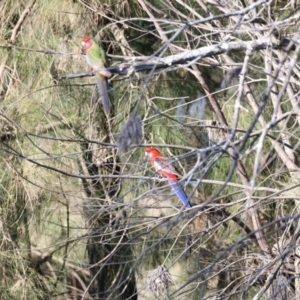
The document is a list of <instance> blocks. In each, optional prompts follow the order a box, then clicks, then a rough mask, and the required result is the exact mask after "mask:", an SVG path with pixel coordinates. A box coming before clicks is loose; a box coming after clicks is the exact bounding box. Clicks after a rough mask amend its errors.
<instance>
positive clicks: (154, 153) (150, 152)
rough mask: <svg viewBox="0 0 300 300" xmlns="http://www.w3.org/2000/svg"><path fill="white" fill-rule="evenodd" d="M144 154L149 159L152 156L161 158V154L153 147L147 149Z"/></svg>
mask: <svg viewBox="0 0 300 300" xmlns="http://www.w3.org/2000/svg"><path fill="white" fill-rule="evenodd" d="M145 154H146V155H148V156H149V157H150V158H151V157H153V156H162V154H161V153H160V152H159V151H158V150H157V149H156V148H153V147H149V148H146V149H145Z"/></svg>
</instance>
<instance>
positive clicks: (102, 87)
mask: <svg viewBox="0 0 300 300" xmlns="http://www.w3.org/2000/svg"><path fill="white" fill-rule="evenodd" d="M95 77H96V83H97V87H98V92H99V96H100V98H101V99H102V105H103V109H104V110H105V111H106V112H109V111H110V109H111V104H110V100H109V97H108V82H107V79H106V77H105V76H103V75H102V74H101V73H96V75H95Z"/></svg>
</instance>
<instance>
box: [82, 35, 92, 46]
mask: <svg viewBox="0 0 300 300" xmlns="http://www.w3.org/2000/svg"><path fill="white" fill-rule="evenodd" d="M81 45H82V46H83V48H84V49H88V48H90V47H91V46H92V39H91V38H90V37H88V36H85V37H83V38H82V39H81Z"/></svg>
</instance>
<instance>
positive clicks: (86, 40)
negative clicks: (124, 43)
mask: <svg viewBox="0 0 300 300" xmlns="http://www.w3.org/2000/svg"><path fill="white" fill-rule="evenodd" d="M81 43H82V46H83V48H84V52H85V54H86V55H85V58H86V61H87V64H88V65H89V66H90V67H91V69H92V70H93V71H96V72H97V73H96V74H95V78H96V83H97V87H98V91H99V96H100V98H101V99H102V104H103V109H104V110H105V111H107V112H108V111H110V108H111V105H110V100H109V97H108V82H107V78H109V77H110V76H111V72H110V71H108V70H107V69H106V67H107V63H106V54H105V51H104V50H103V49H102V47H100V46H99V45H98V44H97V43H96V42H95V41H94V40H93V39H91V38H90V37H83V38H82V39H81Z"/></svg>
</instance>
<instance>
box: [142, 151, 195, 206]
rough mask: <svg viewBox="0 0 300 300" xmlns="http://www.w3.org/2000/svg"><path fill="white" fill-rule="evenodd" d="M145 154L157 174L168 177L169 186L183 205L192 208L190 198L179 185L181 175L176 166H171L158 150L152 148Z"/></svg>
mask: <svg viewBox="0 0 300 300" xmlns="http://www.w3.org/2000/svg"><path fill="white" fill-rule="evenodd" d="M145 153H146V155H148V156H149V159H150V162H151V164H152V166H153V167H154V168H155V170H156V172H157V173H158V174H160V175H163V176H165V177H167V179H168V181H169V184H170V185H171V187H172V189H173V191H174V192H175V194H176V195H177V197H178V198H179V199H180V201H181V202H182V203H183V205H184V206H185V207H192V205H191V203H190V202H189V197H188V196H187V194H186V193H185V191H184V190H183V188H182V186H181V185H180V184H179V183H178V181H179V178H180V177H181V175H180V174H179V173H178V172H177V171H176V169H175V168H174V166H172V165H171V164H170V160H169V158H167V157H165V156H164V155H163V154H162V153H160V152H159V151H158V150H157V149H156V148H152V147H151V148H146V149H145Z"/></svg>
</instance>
